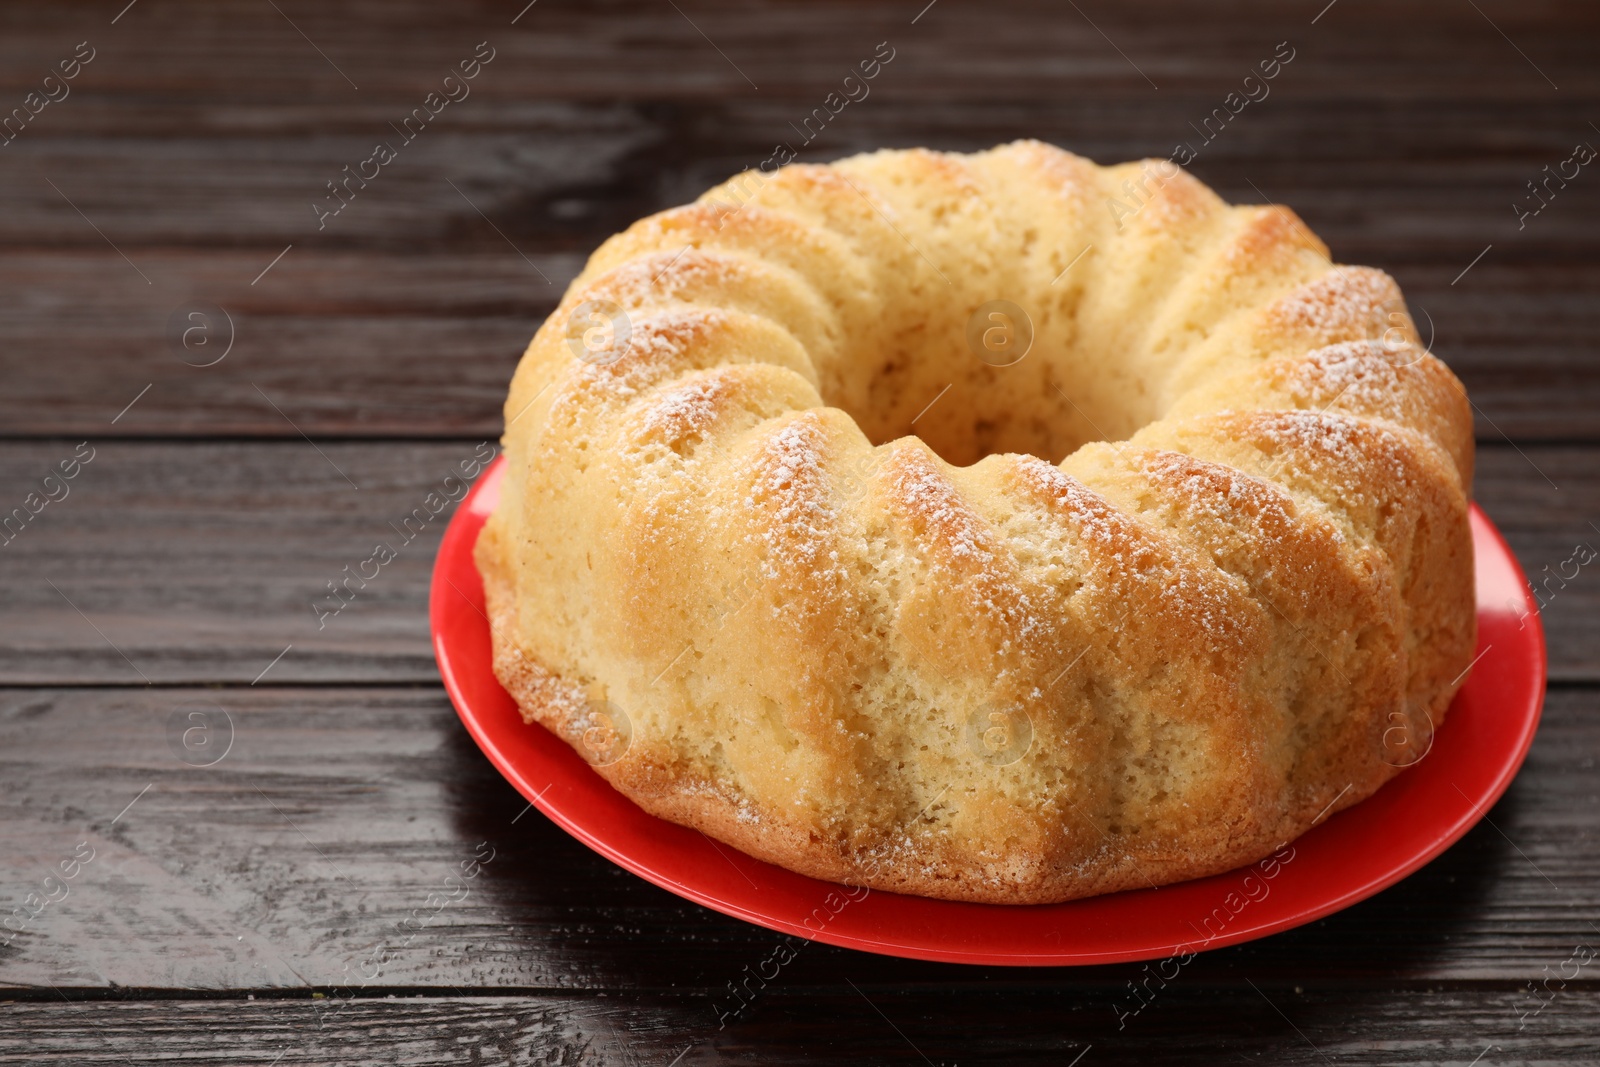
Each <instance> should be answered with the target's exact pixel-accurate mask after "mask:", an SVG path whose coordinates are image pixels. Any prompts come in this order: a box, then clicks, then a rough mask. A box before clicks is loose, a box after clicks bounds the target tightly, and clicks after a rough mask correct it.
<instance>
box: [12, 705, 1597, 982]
mask: <svg viewBox="0 0 1600 1067" xmlns="http://www.w3.org/2000/svg"><path fill="white" fill-rule="evenodd" d="M1595 697H1596V690H1594V689H1589V688H1586V689H1558V690H1556V691H1554V692H1553V693H1552V694H1551V696H1550V700H1549V703H1548V707H1547V710H1546V715H1545V723H1544V726H1543V728H1542V730H1541V732H1540V734H1539V736H1538V738H1537V740H1536V742H1535V745H1534V748H1533V751H1532V753H1531V755H1530V757H1529V761H1528V764H1527V766H1526V767H1525V769H1524V770H1523V772H1522V774H1521V776H1520V777H1519V778H1518V779H1517V781H1516V783H1515V784H1514V785H1513V787H1512V789H1511V791H1510V792H1509V793H1508V794H1507V796H1506V797H1505V798H1504V799H1503V800H1502V801H1501V802H1500V803H1499V804H1498V805H1497V806H1496V808H1495V809H1494V811H1493V812H1492V813H1491V816H1490V818H1491V819H1492V820H1493V823H1492V825H1491V824H1482V825H1479V826H1478V827H1477V828H1475V829H1474V830H1473V831H1472V832H1471V833H1469V834H1468V836H1467V837H1466V838H1465V839H1464V840H1463V841H1462V842H1461V843H1459V844H1458V845H1456V846H1455V847H1454V848H1453V849H1451V850H1450V851H1449V852H1447V853H1446V854H1445V855H1444V856H1443V857H1441V858H1440V859H1438V860H1436V861H1435V862H1434V863H1433V864H1431V865H1430V866H1428V867H1426V868H1424V869H1423V870H1422V871H1421V872H1419V873H1418V874H1416V875H1414V876H1412V877H1411V878H1409V879H1407V880H1406V881H1404V882H1403V883H1401V884H1400V885H1398V886H1396V887H1394V888H1392V889H1390V890H1388V891H1386V892H1384V893H1382V894H1380V895H1379V896H1377V897H1375V898H1373V899H1372V900H1369V901H1367V902H1365V903H1363V904H1360V905H1358V906H1356V907H1355V908H1352V909H1350V910H1348V911H1346V912H1343V913H1340V914H1339V915H1336V916H1333V917H1330V918H1328V919H1325V920H1322V921H1320V922H1318V923H1315V924H1313V925H1311V926H1308V927H1304V928H1301V929H1299V930H1296V931H1292V932H1289V933H1286V934H1283V935H1279V936H1277V937H1273V938H1269V939H1267V940H1264V941H1258V942H1253V943H1251V944H1247V945H1242V946H1239V947H1237V948H1230V949H1222V950H1218V951H1215V952H1211V953H1205V954H1202V955H1201V956H1199V957H1197V958H1196V959H1195V960H1194V961H1193V962H1192V963H1190V964H1189V965H1188V966H1186V967H1185V968H1184V975H1185V979H1186V982H1193V983H1195V984H1197V985H1201V986H1204V985H1207V984H1217V983H1229V982H1233V983H1237V982H1239V981H1240V980H1241V976H1251V977H1254V978H1258V979H1266V980H1272V981H1301V980H1302V979H1304V980H1307V981H1308V982H1314V983H1317V984H1323V985H1326V984H1327V983H1330V982H1336V983H1347V982H1357V981H1361V980H1365V979H1368V978H1371V977H1373V976H1375V975H1391V976H1393V975H1404V976H1405V977H1406V979H1407V980H1409V981H1416V982H1433V981H1441V982H1442V981H1467V980H1472V981H1494V982H1498V983H1501V984H1502V985H1505V986H1506V987H1507V988H1512V987H1516V986H1520V985H1521V983H1523V982H1524V981H1526V980H1528V979H1530V978H1534V977H1536V976H1538V975H1539V974H1540V973H1541V969H1542V968H1543V967H1545V966H1546V965H1549V966H1551V967H1552V968H1556V967H1557V966H1558V965H1559V964H1560V963H1561V961H1563V960H1565V959H1566V958H1567V956H1568V954H1569V953H1570V952H1571V950H1572V949H1573V947H1574V945H1575V944H1576V943H1579V942H1584V943H1589V944H1594V943H1595V939H1596V937H1597V936H1600V935H1597V934H1596V931H1595V930H1594V929H1593V927H1591V926H1590V925H1589V921H1588V920H1589V918H1590V917H1591V916H1592V915H1593V914H1594V912H1595V909H1596V907H1597V906H1600V854H1597V853H1596V851H1595V850H1594V849H1591V848H1585V847H1581V846H1579V845H1577V844H1576V843H1578V842H1582V841H1584V840H1585V839H1587V838H1589V837H1590V836H1592V835H1593V834H1594V833H1595V831H1596V830H1597V829H1600V815H1597V809H1596V806H1595V804H1594V797H1593V792H1594V790H1593V768H1594V763H1595V759H1596V757H1597V756H1600V720H1597V719H1596V718H1595V716H1594V715H1593V714H1592V713H1591V712H1592V709H1593V705H1594V701H1595ZM196 716H198V717H196ZM530 729H533V727H530ZM190 730H202V731H206V732H204V733H197V734H189V735H188V736H187V738H186V737H185V734H184V731H190ZM186 742H187V744H186ZM207 745H209V746H210V747H209V748H208V747H206V746H207ZM213 761H214V762H213ZM202 764H205V765H202ZM0 767H3V768H4V770H3V774H4V778H5V781H6V782H7V784H8V788H7V789H6V791H5V793H4V795H3V796H0V825H4V826H5V827H6V828H7V829H6V841H7V846H6V848H5V849H4V850H3V853H0V894H3V895H0V908H3V910H4V913H5V914H6V915H13V914H14V913H12V911H11V909H12V908H16V907H26V906H28V901H27V894H29V893H38V894H40V895H41V896H45V895H50V894H54V895H56V896H59V897H60V899H59V900H56V901H54V902H52V903H49V904H47V905H45V906H44V907H43V910H40V911H39V912H38V914H37V915H36V916H34V917H32V918H31V919H30V918H28V917H27V912H24V913H23V915H22V916H21V917H14V919H13V925H18V924H20V925H21V926H22V927H23V928H22V930H21V932H20V933H17V934H15V935H14V937H12V938H11V941H10V943H9V944H8V945H6V946H5V947H0V987H3V988H7V989H11V990H17V991H27V990H32V991H33V992H34V993H46V994H47V993H49V991H50V987H51V986H55V987H58V988H62V989H71V988H81V989H102V990H105V989H113V988H141V989H180V990H181V989H190V990H222V989H261V990H265V989H277V990H280V991H282V990H293V989H297V988H298V989H302V990H303V989H306V987H308V986H310V987H314V988H316V989H318V990H322V991H326V990H327V989H328V988H329V987H341V988H342V987H343V986H345V985H347V984H348V985H349V986H351V987H352V988H354V989H357V990H359V991H361V992H362V993H363V995H369V994H371V993H372V992H373V991H374V990H382V991H385V992H389V991H394V990H397V989H417V990H434V991H448V990H452V989H464V990H465V989H504V990H518V989H522V990H529V989H544V990H572V989H585V990H606V989H626V990H640V989H652V988H653V989H667V988H671V987H679V988H696V989H701V990H712V991H720V990H723V989H724V988H725V986H726V984H727V983H728V982H730V981H734V982H737V981H740V980H742V979H741V975H742V974H743V972H744V968H745V967H746V966H750V967H758V966H760V965H761V964H762V961H763V960H765V959H767V957H768V956H769V955H770V954H771V953H772V952H773V951H774V949H775V947H776V946H777V945H778V944H779V943H780V942H782V941H783V940H784V939H782V938H780V937H779V936H778V935H776V934H773V933H770V932H768V931H765V930H762V929H759V928H757V927H754V926H749V925H746V924H744V923H741V922H738V921H735V920H732V919H728V918H724V917H722V916H720V915H717V914H716V913H714V912H711V911H709V910H707V909H704V908H701V907H699V906H697V905H694V904H690V903H688V902H686V901H683V900H681V899H679V898H677V897H675V896H672V895H670V894H668V893H667V892H665V891H663V890H659V889H657V888H655V887H654V886H651V885H649V884H648V883H646V882H644V881H642V880H640V879H638V878H636V877H634V876H632V875H629V874H626V873H624V872H622V871H621V870H620V869H619V868H616V867H614V866H613V865H612V864H611V863H610V862H608V861H606V860H604V859H602V858H600V857H599V856H597V855H596V854H594V853H592V852H590V851H589V850H588V849H587V848H585V847H584V846H582V845H580V844H579V843H578V842H576V841H575V840H573V839H572V838H570V837H568V836H567V835H566V834H565V833H564V832H563V831H561V830H560V829H558V828H557V827H556V826H555V825H554V824H553V823H551V822H549V821H548V820H546V819H545V818H544V817H543V816H542V815H541V814H539V813H538V812H537V811H527V810H526V809H527V807H528V806H527V804H526V803H525V802H524V801H523V800H522V798H521V797H520V796H518V795H517V794H516V793H515V792H514V791H513V790H512V789H511V787H510V786H509V785H507V784H506V783H505V782H504V781H503V780H502V779H501V778H500V776H499V774H498V773H497V772H496V771H495V770H494V769H493V767H492V766H491V765H490V764H489V762H488V761H487V759H485V758H484V756H483V755H482V754H481V753H480V752H479V751H478V750H477V749H476V748H475V747H474V745H473V744H472V742H471V740H470V739H469V738H468V736H467V735H466V732H465V731H464V730H463V729H462V727H461V726H460V724H459V723H458V722H457V720H456V717H455V714H454V712H453V711H452V709H451V708H450V706H449V704H448V701H447V700H446V699H445V697H444V696H443V694H442V693H441V692H439V691H438V690H437V689H435V688H432V687H420V688H394V687H392V688H380V689H367V688H359V687H342V688H333V689H326V688H299V687H288V688H275V687H268V686H266V685H262V686H257V687H254V688H252V687H248V686H246V687H234V688H208V687H203V688H188V689H170V688H161V687H155V688H149V689H146V688H136V689H99V690H86V689H9V690H0ZM75 854H76V855H77V856H78V858H80V859H82V858H83V857H85V856H87V857H89V859H88V862H86V863H82V864H80V865H79V866H78V867H76V868H71V869H75V870H76V877H74V878H72V879H70V880H68V881H67V882H65V883H64V886H65V895H64V896H62V895H61V894H62V892H63V889H62V885H61V884H46V883H45V881H44V879H45V878H46V876H47V875H48V874H50V873H51V872H52V871H54V870H56V869H57V868H58V867H59V866H60V864H61V863H62V862H63V861H70V860H71V859H72V858H73V857H74V855H75ZM474 861H478V862H477V863H476V866H474ZM468 874H470V875H471V877H467V875H468ZM450 877H454V878H456V879H457V881H456V882H455V883H454V884H453V885H451V886H449V887H448V888H447V883H446V879H447V878H450ZM434 894H439V896H438V897H434ZM32 907H33V908H38V907H39V905H38V903H37V902H34V904H33V905H32ZM423 920H426V922H425V924H424V925H423V927H422V928H421V929H414V928H413V927H408V926H405V925H402V924H403V923H406V922H408V921H409V922H410V923H412V924H416V923H418V922H421V921H423ZM5 936H7V934H6V933H0V938H4V937H5ZM796 944H798V942H796ZM380 950H382V951H381V952H380ZM373 961H377V962H376V963H374V962H373ZM783 973H784V977H783V980H782V982H781V983H775V985H777V986H779V987H781V988H783V989H790V988H792V987H805V986H807V985H816V984H827V983H830V982H837V981H838V980H839V976H840V975H841V974H843V975H848V976H851V977H853V978H854V979H855V980H857V981H861V982H878V983H888V984H902V985H904V984H915V985H919V986H923V985H937V984H939V983H943V982H948V981H951V980H956V981H968V980H976V977H975V976H979V975H981V977H982V982H983V983H984V985H985V986H986V987H993V988H1017V989H1026V988H1032V987H1036V986H1039V985H1040V984H1041V983H1049V982H1051V981H1057V980H1060V978H1061V973H1060V972H1055V971H1050V970H1039V971H1034V970H1012V969H1007V968H989V969H982V970H977V969H973V970H964V969H958V968H949V967H931V966H927V965H923V964H918V963H915V962H909V961H904V960H893V959H889V958H886V957H874V956H866V955H862V954H858V953H854V952H850V951H847V950H843V949H834V948H830V947H828V946H823V945H814V946H807V947H805V948H804V950H803V951H800V952H799V953H798V955H797V956H796V958H795V959H794V961H793V962H792V963H790V964H789V965H788V966H787V967H785V968H784V972H783ZM1138 973H1139V968H1138V967H1137V966H1135V965H1124V966H1115V967H1098V968H1091V969H1087V970H1083V969H1080V970H1075V971H1073V972H1071V974H1072V980H1074V981H1080V980H1081V981H1093V982H1099V983H1102V984H1106V985H1109V986H1110V987H1113V988H1120V987H1121V986H1122V984H1123V983H1124V982H1125V981H1127V980H1128V979H1129V978H1130V977H1134V976H1136V975H1138ZM962 976H966V977H962ZM1591 987H1592V986H1591ZM4 995H5V994H4V993H0V996H4ZM342 995H347V994H342Z"/></svg>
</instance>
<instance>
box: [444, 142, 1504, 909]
mask: <svg viewBox="0 0 1600 1067" xmlns="http://www.w3.org/2000/svg"><path fill="white" fill-rule="evenodd" d="M1008 346H1009V347H1008ZM505 413H506V431H505V437H504V453H505V458H506V462H507V465H508V466H507V471H506V475H505V479H504V482H503V487H502V490H501V497H500V500H499V503H498V506H497V508H496V510H495V511H494V514H493V516H492V517H491V518H490V519H489V521H488V523H487V524H486V526H485V527H484V529H483V532H482V534H481V536H480V538H479V540H478V543H477V548H476V560H477V563H478V567H479V569H480V571H481V572H482V574H483V578H484V584H485V589H486V594H487V604H488V608H489V614H490V617H491V627H492V630H493V641H494V650H495V652H494V656H495V671H496V674H497V676H498V677H499V679H500V681H501V682H502V683H503V684H504V686H505V687H506V689H507V690H508V691H509V692H510V693H511V694H512V696H513V697H515V699H516V701H517V703H518V704H519V705H520V707H521V709H522V713H523V715H524V717H525V718H526V719H527V720H528V722H529V723H530V724H531V723H538V724H540V725H542V726H544V727H545V728H548V729H549V730H552V731H554V732H555V733H556V734H557V735H559V736H560V737H562V738H564V739H565V740H566V741H568V742H569V743H571V744H572V745H573V746H574V747H575V748H576V749H577V750H578V751H579V753H580V754H582V755H584V756H585V758H587V759H589V761H590V762H591V763H593V764H594V765H595V766H596V768H597V769H598V771H599V773H601V774H602V775H604V776H605V777H606V778H607V779H608V780H609V781H610V782H611V783H612V784H613V785H614V786H615V787H616V788H617V789H619V790H620V791H622V792H623V793H624V794H626V795H627V796H629V797H630V798H632V799H633V800H634V801H635V802H637V803H638V804H639V805H640V806H641V807H643V808H644V809H645V810H646V811H649V812H652V813H654V814H656V815H658V816H660V817H662V818H665V819H669V820H671V821H673V822H677V823H682V824H684V825H687V826H690V827H695V828H697V829H699V830H701V831H703V832H704V833H706V834H708V835H709V836H711V837H713V838H716V839H718V840H720V841H723V842H726V843H727V844H730V845H733V846H736V847H737V848H739V849H742V850H744V851H745V852H747V853H749V854H750V855H752V856H756V857H759V858H761V859H763V860H767V861H770V862H772V863H776V864H780V865H782V866H784V867H787V868H789V869H791V870H794V871H798V872H801V873H804V874H808V875H812V876H815V877H818V878H823V879H829V880H833V881H838V882H845V883H851V884H855V885H864V886H869V887H871V888H878V889H886V890H894V891H898V892H905V893H915V894H921V895H926V896H933V897H943V898H948V899H956V900H969V901H985V902H992V903H1015V904H1022V903H1039V902H1051V901H1062V900H1068V899H1071V898H1075V897H1082V896H1086V895H1090V894H1096V893H1105V892H1110V891H1113V890H1120V889H1126V888H1130V887H1140V886H1149V885H1159V884H1162V883H1168V882H1173V881H1178V880H1181V879H1186V878H1194V877H1198V876H1202V875H1207V874H1212V873H1216V872H1220V871H1224V870H1228V869H1230V868H1233V867H1236V866H1240V865H1242V864H1246V863H1249V862H1252V861H1254V860H1257V859H1259V858H1260V857H1262V856H1264V855H1266V854H1268V853H1270V852H1271V851H1273V850H1274V849H1275V848H1276V847H1278V846H1279V845H1280V844H1281V843H1283V842H1284V841H1286V840H1288V839H1291V838H1294V837H1295V836H1297V835H1299V834H1301V833H1303V832H1304V831H1306V830H1307V829H1308V828H1309V827H1311V826H1312V825H1314V824H1315V823H1316V822H1317V821H1319V820H1320V819H1322V818H1325V817H1326V816H1327V815H1328V814H1329V813H1331V812H1333V811H1337V810H1339V809H1341V808H1344V807H1348V806H1349V805H1352V804H1355V803H1357V802H1359V801H1360V800H1362V799H1363V798H1365V797H1367V796H1368V795H1370V794H1371V793H1372V792H1373V791H1374V790H1376V789H1378V788H1379V787H1380V786H1381V785H1382V784H1383V783H1384V782H1385V781H1386V780H1388V779H1389V778H1390V777H1392V776H1394V775H1395V774H1398V773H1400V771H1401V770H1402V769H1403V768H1404V767H1405V766H1407V765H1408V764H1410V763H1412V762H1415V760H1417V759H1418V758H1420V757H1421V756H1423V755H1425V754H1426V752H1427V749H1428V747H1429V745H1430V744H1431V737H1432V731H1433V728H1434V727H1435V726H1437V725H1438V724H1439V722H1440V721H1441V719H1442V717H1443V715H1444V712H1445V708H1446V706H1447V705H1448V704H1449V702H1450V699H1451V696H1452V695H1453V693H1454V691H1455V688H1456V686H1457V685H1458V684H1459V683H1460V681H1461V678H1462V675H1463V674H1464V673H1465V670H1466V668H1467V667H1468V664H1469V661H1470V659H1471V655H1472V652H1473V646H1474V641H1475V615H1474V596H1473V567H1472V542H1471V536H1470V533H1469V529H1468V521H1467V507H1468V504H1467V499H1468V492H1469V490H1470V486H1471V481H1472V462H1473V444H1472V436H1471V431H1472V420H1471V417H1470V411H1469V405H1468V401H1467V399H1466V395H1465V393H1464V392H1463V390H1462V388H1461V385H1460V383H1459V382H1458V381H1457V380H1456V379H1455V377H1454V376H1453V375H1452V374H1451V373H1450V371H1449V370H1448V369H1446V367H1445V366H1444V365H1443V364H1442V363H1440V362H1439V361H1437V360H1436V359H1434V358H1433V357H1432V356H1431V355H1430V354H1428V353H1427V352H1425V351H1423V349H1422V348H1421V347H1420V346H1419V344H1418V341H1417V338H1416V335H1415V331H1414V329H1413V326H1412V323H1411V320H1410V318H1409V316H1408V315H1407V313H1406V309H1405V304H1404V302H1403V301H1402V298H1401V295H1400V292H1399V290H1398V289H1397V288H1396V286H1395V284H1394V282H1393V280H1392V279H1390V278H1389V277H1388V276H1387V275H1386V274H1383V273H1381V272H1379V271H1376V270H1372V269H1368V268H1365V267H1342V266H1335V265H1334V264H1332V263H1331V262H1330V260H1329V256H1328V250H1327V248H1326V247H1325V246H1324V245H1323V244H1322V242H1321V241H1319V240H1318V239H1317V238H1316V237H1314V236H1312V235H1311V233H1310V232H1309V231H1308V230H1307V229H1306V227H1305V226H1304V225H1303V224H1302V223H1301V222H1300V221H1299V220H1298V218H1297V217H1296V216H1295V215H1294V214H1293V213H1292V212H1291V211H1289V210H1288V209H1286V208H1283V207H1276V206H1270V207H1269V206H1260V207H1231V206H1229V205H1227V204H1225V203H1224V202H1223V201H1222V200H1220V199H1219V198H1218V197H1217V196H1216V195H1215V194H1214V193H1212V192H1211V191H1210V190H1209V189H1208V188H1206V187H1205V186H1204V185H1202V184H1200V183H1199V182H1198V181H1196V180H1195V179H1193V178H1191V177H1189V176H1188V175H1187V174H1186V173H1184V172H1182V171H1181V170H1179V169H1178V168H1177V167H1175V166H1173V165H1171V164H1170V163H1166V162H1163V161H1145V162H1143V163H1129V164H1124V165H1121V166H1113V167H1105V168H1102V167H1099V166H1096V165H1094V164H1092V163H1090V162H1088V161H1086V160H1084V159H1081V158H1079V157H1077V156H1074V155H1071V154H1069V153H1067V152H1063V151H1061V150H1059V149H1056V148H1053V147H1050V146H1048V145H1044V144H1040V143H1037V142H1019V143H1016V144H1010V145H1005V146H1002V147H999V148H995V149H993V150H991V151H988V152H981V153H977V154H974V155H959V154H946V153H940V152H931V151H923V150H914V151H884V152H876V153H872V154H869V155H862V156H856V157H853V158H850V159H845V160H842V161H840V162H838V163H834V164H831V165H827V166H810V165H790V166H786V167H783V168H781V169H778V170H775V171H771V172H768V171H760V170H757V171H746V172H745V173H743V174H742V175H740V176H739V177H737V178H735V179H733V180H732V181H730V182H728V183H727V184H725V185H722V186H720V187H718V188H715V189H712V190H711V191H710V192H708V193H706V194H705V195H704V196H702V197H701V198H700V199H699V201H697V202H696V203H694V204H691V205H689V206H686V207H680V208H674V209H672V210H670V211H664V212H662V213H660V214H658V215H653V216H651V217H649V218H646V219H644V220H642V221H640V222H638V223H635V224H634V225H633V226H631V227H630V228H629V229H628V230H626V231H625V232H623V233H621V234H619V235H617V236H615V237H613V238H611V239H610V240H608V241H606V242H605V244H603V245H602V246H601V247H600V249H599V250H598V251H597V252H595V254H594V255H593V256H592V257H591V258H590V260H589V262H588V265H587V266H586V267H585V268H584V270H583V272H582V273H581V274H580V275H579V276H578V278H577V279H576V280H575V281H574V282H573V283H572V285H571V287H570V288H569V289H568V290H567V292H566V295H565V297H564V298H563V299H562V301H561V304H560V306H559V307H558V308H557V309H556V311H555V312H554V314H552V315H551V316H550V318H549V319H548V321H546V322H545V323H544V325H543V326H542V327H541V328H540V329H539V331H538V333H537V335H536V336H535V337H534V339H533V342H532V344H531V345H530V346H529V348H528V350H527V353H526V355H525V356H524V357H523V359H522V362H521V365H520V366H519V367H518V369H517V372H516V375H515V378H514V379H513V381H512V384H511V391H510V396H509V398H508V400H507V402H506V407H505Z"/></svg>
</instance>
